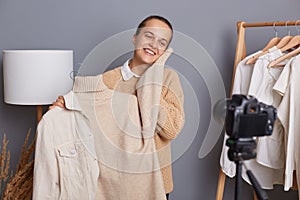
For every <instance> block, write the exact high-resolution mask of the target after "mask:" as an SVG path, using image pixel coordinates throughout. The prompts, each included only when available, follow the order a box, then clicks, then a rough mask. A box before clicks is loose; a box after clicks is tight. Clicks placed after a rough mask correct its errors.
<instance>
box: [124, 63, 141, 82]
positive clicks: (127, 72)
mask: <svg viewBox="0 0 300 200" xmlns="http://www.w3.org/2000/svg"><path fill="white" fill-rule="evenodd" d="M129 61H130V60H127V61H126V62H125V63H124V65H123V66H122V67H121V74H122V77H123V80H124V81H128V80H129V79H131V78H132V77H133V76H134V77H140V76H139V75H137V74H135V73H134V72H133V71H131V69H130V67H129V65H128V64H129Z"/></svg>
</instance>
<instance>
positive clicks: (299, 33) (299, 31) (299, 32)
mask: <svg viewBox="0 0 300 200" xmlns="http://www.w3.org/2000/svg"><path fill="white" fill-rule="evenodd" d="M298 21H300V20H297V21H296V23H295V27H296V29H297V32H298V35H300V30H299V28H298Z"/></svg>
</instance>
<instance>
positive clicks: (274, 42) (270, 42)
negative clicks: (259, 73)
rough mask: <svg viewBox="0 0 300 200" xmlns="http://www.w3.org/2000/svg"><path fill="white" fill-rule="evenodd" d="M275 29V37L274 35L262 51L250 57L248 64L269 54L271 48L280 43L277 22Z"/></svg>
mask: <svg viewBox="0 0 300 200" xmlns="http://www.w3.org/2000/svg"><path fill="white" fill-rule="evenodd" d="M273 29H274V31H275V37H273V38H272V39H271V40H270V41H269V42H268V44H267V45H266V46H265V47H264V48H263V49H262V50H261V52H260V53H258V54H256V55H255V56H252V57H251V58H250V59H248V60H247V61H246V64H247V65H249V64H254V63H255V62H256V60H257V59H258V58H259V57H260V56H262V55H265V54H267V53H268V52H269V51H268V50H269V49H270V48H272V47H274V46H275V45H276V44H278V43H279V42H280V40H281V38H280V37H278V32H277V30H276V28H275V22H274V23H273Z"/></svg>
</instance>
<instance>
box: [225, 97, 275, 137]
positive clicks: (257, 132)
mask: <svg viewBox="0 0 300 200" xmlns="http://www.w3.org/2000/svg"><path fill="white" fill-rule="evenodd" d="M276 114H277V112H276V109H275V108H274V107H273V106H270V105H266V104H264V103H261V102H258V101H257V99H256V98H254V97H253V96H245V95H232V98H231V100H227V102H226V118H225V127H226V132H227V135H228V136H229V137H230V138H232V139H239V138H252V137H256V136H258V137H260V136H267V135H271V134H272V131H273V126H274V121H275V119H276Z"/></svg>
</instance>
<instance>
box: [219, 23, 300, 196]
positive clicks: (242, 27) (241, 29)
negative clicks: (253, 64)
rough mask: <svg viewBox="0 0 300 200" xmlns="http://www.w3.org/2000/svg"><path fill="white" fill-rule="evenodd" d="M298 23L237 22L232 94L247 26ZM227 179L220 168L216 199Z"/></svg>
mask: <svg viewBox="0 0 300 200" xmlns="http://www.w3.org/2000/svg"><path fill="white" fill-rule="evenodd" d="M296 25H300V20H297V21H286V22H258V23H246V22H244V21H240V22H237V34H238V35H237V36H238V37H237V44H236V52H235V59H234V68H233V74H232V79H231V90H230V95H231V94H232V87H233V84H234V77H235V72H236V67H237V65H238V64H239V63H240V62H241V61H242V60H243V59H244V58H245V57H246V43H245V33H246V28H252V27H268V26H272V27H278V26H296ZM225 179H226V175H225V174H224V173H223V172H222V170H220V173H219V180H218V188H217V195H216V200H222V199H223V193H224V186H225ZM254 199H257V198H256V196H255V195H254Z"/></svg>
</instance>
